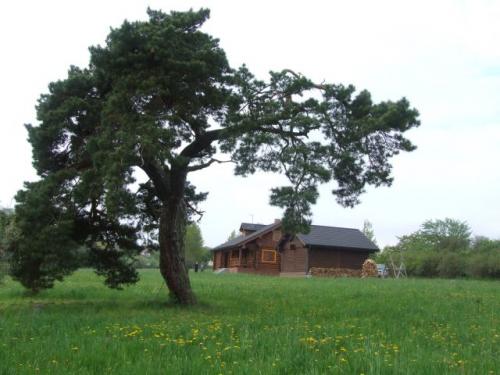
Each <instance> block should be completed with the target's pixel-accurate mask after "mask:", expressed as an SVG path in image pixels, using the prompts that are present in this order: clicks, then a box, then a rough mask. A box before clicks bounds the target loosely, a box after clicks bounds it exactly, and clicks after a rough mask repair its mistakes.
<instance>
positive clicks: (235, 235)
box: [227, 229, 238, 241]
mask: <svg viewBox="0 0 500 375" xmlns="http://www.w3.org/2000/svg"><path fill="white" fill-rule="evenodd" d="M236 237H238V234H237V233H236V231H235V230H234V229H233V230H232V231H231V233H229V236H228V237H227V241H230V240H234V239H235V238H236Z"/></svg>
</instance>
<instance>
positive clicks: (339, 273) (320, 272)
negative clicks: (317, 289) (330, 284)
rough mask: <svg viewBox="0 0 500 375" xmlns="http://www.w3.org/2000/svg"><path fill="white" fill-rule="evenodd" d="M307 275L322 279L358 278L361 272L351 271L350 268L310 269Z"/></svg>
mask: <svg viewBox="0 0 500 375" xmlns="http://www.w3.org/2000/svg"><path fill="white" fill-rule="evenodd" d="M309 273H310V274H311V275H312V276H323V277H360V276H361V270H353V269H351V268H321V267H311V269H310V270H309Z"/></svg>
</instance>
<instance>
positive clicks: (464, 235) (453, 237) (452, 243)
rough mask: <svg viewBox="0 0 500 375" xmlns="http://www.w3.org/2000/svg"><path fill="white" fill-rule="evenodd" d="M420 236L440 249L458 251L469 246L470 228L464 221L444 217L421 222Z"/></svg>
mask: <svg viewBox="0 0 500 375" xmlns="http://www.w3.org/2000/svg"><path fill="white" fill-rule="evenodd" d="M420 234H421V236H422V237H423V238H424V239H425V240H426V241H428V242H429V243H430V244H431V245H432V246H433V247H434V248H435V249H438V250H440V251H459V250H465V249H467V248H468V247H469V244H470V237H471V230H470V227H469V225H468V224H467V223H466V222H461V221H458V220H453V219H449V218H446V219H444V220H428V221H426V222H425V223H423V224H422V227H421V229H420Z"/></svg>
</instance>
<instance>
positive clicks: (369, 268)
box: [361, 259, 378, 277]
mask: <svg viewBox="0 0 500 375" xmlns="http://www.w3.org/2000/svg"><path fill="white" fill-rule="evenodd" d="M377 276H378V270H377V263H375V261H374V260H372V259H367V260H365V262H364V263H363V269H362V271H361V277H377Z"/></svg>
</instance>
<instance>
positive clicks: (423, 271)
mask: <svg viewBox="0 0 500 375" xmlns="http://www.w3.org/2000/svg"><path fill="white" fill-rule="evenodd" d="M376 261H377V263H384V264H386V265H388V266H389V267H390V266H391V265H392V264H393V263H394V264H395V265H399V264H401V263H403V264H404V265H405V266H406V271H407V273H408V276H422V277H446V278H455V277H474V278H497V279H500V240H499V239H490V238H487V237H484V236H476V237H472V231H471V229H470V227H469V225H468V224H467V223H466V222H461V221H458V220H453V219H444V220H428V221H426V222H425V223H423V224H422V225H421V227H420V229H419V230H418V231H416V232H414V233H411V234H409V235H406V236H402V237H400V238H399V242H398V244H397V245H396V246H386V247H385V248H384V249H383V251H382V252H380V253H379V254H377V255H376Z"/></svg>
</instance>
